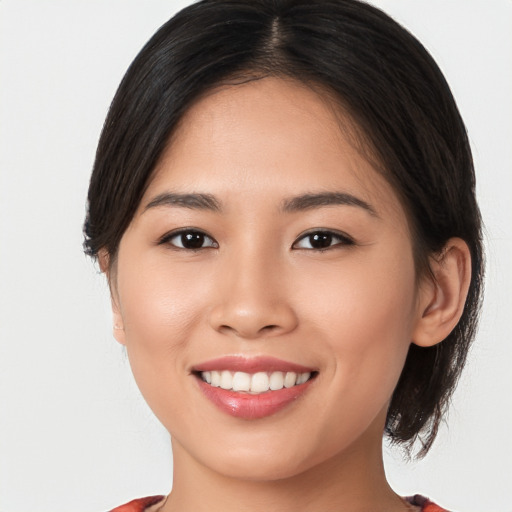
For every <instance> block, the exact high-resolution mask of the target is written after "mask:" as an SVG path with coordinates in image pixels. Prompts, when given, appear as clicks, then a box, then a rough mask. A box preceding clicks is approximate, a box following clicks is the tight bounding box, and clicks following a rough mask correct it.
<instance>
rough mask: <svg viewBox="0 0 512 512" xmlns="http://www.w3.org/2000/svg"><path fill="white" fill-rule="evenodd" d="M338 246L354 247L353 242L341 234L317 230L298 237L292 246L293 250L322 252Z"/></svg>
mask: <svg viewBox="0 0 512 512" xmlns="http://www.w3.org/2000/svg"><path fill="white" fill-rule="evenodd" d="M339 245H354V240H353V239H352V238H350V237H349V236H348V235H345V234H343V233H339V232H335V231H327V230H318V231H310V232H309V233H306V234H305V235H303V236H301V237H299V238H298V239H297V241H296V242H295V243H294V244H293V249H310V250H317V251H322V250H326V249H329V248H331V247H336V246H339Z"/></svg>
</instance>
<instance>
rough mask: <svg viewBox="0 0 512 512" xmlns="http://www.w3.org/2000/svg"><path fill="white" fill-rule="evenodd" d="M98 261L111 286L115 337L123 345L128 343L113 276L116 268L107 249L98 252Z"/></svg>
mask: <svg viewBox="0 0 512 512" xmlns="http://www.w3.org/2000/svg"><path fill="white" fill-rule="evenodd" d="M98 262H99V265H100V269H101V271H102V272H103V273H104V274H105V276H106V278H107V282H108V286H109V288H110V304H111V306H112V321H113V330H114V338H115V339H116V340H117V341H118V342H119V343H121V345H126V341H125V332H124V323H123V317H122V315H121V311H120V308H119V297H118V295H117V290H116V286H115V279H114V276H113V273H114V269H113V268H112V267H111V265H110V254H109V253H108V252H107V250H106V249H101V250H100V251H99V252H98Z"/></svg>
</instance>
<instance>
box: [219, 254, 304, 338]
mask: <svg viewBox="0 0 512 512" xmlns="http://www.w3.org/2000/svg"><path fill="white" fill-rule="evenodd" d="M282 270H283V269H282V268H280V265H279V264H278V262H277V259H276V258H268V257H267V258H265V257H262V256H261V255H260V256H258V255H256V254H241V253H238V255H237V256H235V257H233V258H231V259H230V260H229V261H228V260H227V261H226V265H225V267H224V269H223V271H222V272H219V274H218V275H219V281H218V283H219V286H218V287H217V290H218V294H217V296H216V298H215V304H214V306H213V308H212V309H211V310H210V318H209V322H210V325H211V327H212V328H213V329H215V330H216V331H218V332H221V333H224V334H232V335H235V336H237V337H239V338H244V339H257V338H260V337H269V336H279V335H282V334H286V333H289V332H291V331H293V330H294V329H295V328H296V327H297V324H298V319H297V315H296V313H295V310H294V308H293V307H292V303H291V300H290V299H291V297H290V296H289V294H288V293H287V288H288V287H287V286H286V282H285V281H286V273H285V272H283V271H282Z"/></svg>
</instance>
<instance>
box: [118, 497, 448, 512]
mask: <svg viewBox="0 0 512 512" xmlns="http://www.w3.org/2000/svg"><path fill="white" fill-rule="evenodd" d="M164 498H165V496H149V497H148V498H139V499H137V500H133V501H130V502H129V503H126V504H125V505H121V506H120V507H117V508H115V509H113V510H111V511H110V512H144V511H145V510H147V509H148V508H149V507H151V506H152V505H155V504H157V503H158V502H160V501H162V500H163V499H164ZM406 500H407V501H408V502H409V503H410V504H411V505H414V506H416V507H421V508H420V510H421V512H448V511H447V510H445V509H444V508H441V507H439V506H437V505H436V504H435V503H432V502H431V501H430V500H428V499H427V498H424V497H423V496H420V495H419V494H416V496H412V497H410V498H406Z"/></svg>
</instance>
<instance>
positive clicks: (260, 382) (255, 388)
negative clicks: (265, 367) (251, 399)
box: [251, 372, 270, 393]
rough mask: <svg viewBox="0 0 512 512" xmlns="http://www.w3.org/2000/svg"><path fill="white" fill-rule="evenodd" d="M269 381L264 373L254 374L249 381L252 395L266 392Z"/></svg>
mask: <svg viewBox="0 0 512 512" xmlns="http://www.w3.org/2000/svg"><path fill="white" fill-rule="evenodd" d="M269 380H270V379H269V378H268V375H267V374H266V373H265V372H258V373H255V374H254V375H253V376H252V379H251V391H252V392H253V393H264V392H265V391H268V386H269Z"/></svg>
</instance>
